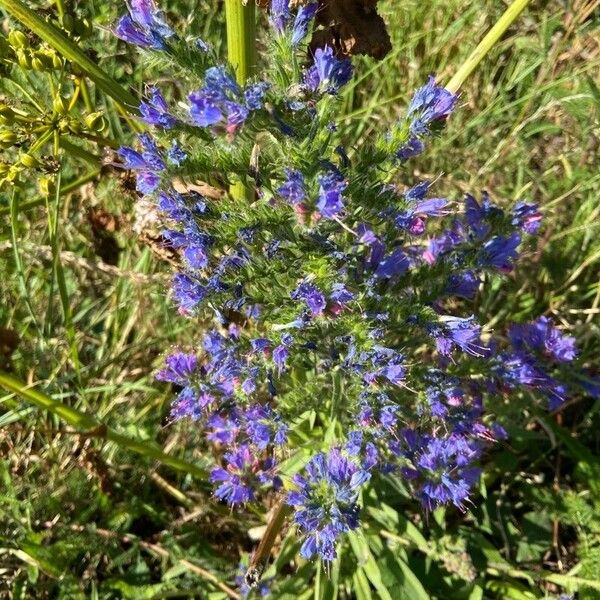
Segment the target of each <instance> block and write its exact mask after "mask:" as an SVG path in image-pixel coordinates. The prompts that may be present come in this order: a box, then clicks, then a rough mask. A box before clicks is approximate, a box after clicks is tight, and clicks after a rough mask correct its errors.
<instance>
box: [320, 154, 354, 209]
mask: <svg viewBox="0 0 600 600" xmlns="http://www.w3.org/2000/svg"><path fill="white" fill-rule="evenodd" d="M346 186H347V183H346V180H345V179H344V176H343V175H342V174H341V173H340V171H338V170H337V169H336V168H335V167H334V166H333V165H329V166H328V170H327V171H326V172H325V173H324V174H323V175H321V176H320V177H319V199H318V200H317V209H318V210H319V212H320V213H321V215H323V216H324V217H325V218H326V219H331V218H333V217H335V216H336V215H337V214H339V213H340V212H341V211H342V209H343V208H344V205H343V203H342V200H343V196H342V192H343V191H344V190H345V189H346Z"/></svg>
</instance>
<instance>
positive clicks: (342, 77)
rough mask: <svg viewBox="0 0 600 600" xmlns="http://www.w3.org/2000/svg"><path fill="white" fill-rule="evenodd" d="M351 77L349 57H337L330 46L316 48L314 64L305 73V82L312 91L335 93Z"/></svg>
mask: <svg viewBox="0 0 600 600" xmlns="http://www.w3.org/2000/svg"><path fill="white" fill-rule="evenodd" d="M351 78H352V63H351V62H350V60H349V59H347V58H343V59H339V58H337V57H336V56H335V54H334V52H333V48H332V47H331V46H325V47H324V48H317V49H316V50H315V55H314V64H313V66H312V67H310V68H309V69H308V70H307V72H306V74H305V79H304V80H305V83H306V85H307V86H308V87H309V89H311V90H312V91H313V92H316V91H321V92H327V93H328V94H336V93H337V92H338V90H339V89H340V88H341V87H342V86H343V85H345V84H346V83H348V81H350V79H351Z"/></svg>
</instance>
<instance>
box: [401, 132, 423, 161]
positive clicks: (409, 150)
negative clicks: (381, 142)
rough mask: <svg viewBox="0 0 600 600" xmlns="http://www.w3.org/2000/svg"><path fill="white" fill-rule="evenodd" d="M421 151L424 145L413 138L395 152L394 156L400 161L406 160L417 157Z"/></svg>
mask: <svg viewBox="0 0 600 600" xmlns="http://www.w3.org/2000/svg"><path fill="white" fill-rule="evenodd" d="M423 150H425V144H424V143H423V142H422V141H421V140H420V139H419V138H418V137H415V136H413V137H411V138H409V139H408V141H407V142H406V143H405V144H404V145H403V146H401V147H400V148H398V150H396V152H395V156H396V158H398V159H400V160H408V159H409V158H412V157H413V156H418V155H419V154H421V153H422V152H423Z"/></svg>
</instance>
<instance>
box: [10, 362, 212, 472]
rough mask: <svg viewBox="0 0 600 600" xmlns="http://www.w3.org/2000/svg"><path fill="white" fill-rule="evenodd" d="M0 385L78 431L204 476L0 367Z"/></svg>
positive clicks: (187, 464) (179, 469) (198, 470)
mask: <svg viewBox="0 0 600 600" xmlns="http://www.w3.org/2000/svg"><path fill="white" fill-rule="evenodd" d="M0 386H1V387H3V388H4V389H6V390H8V391H9V392H12V393H14V394H18V395H19V396H21V397H22V398H24V399H25V400H27V401H28V402H31V403H32V404H34V405H35V406H37V407H38V408H42V409H44V410H48V411H50V412H51V413H52V414H53V415H56V416H57V417H59V418H61V419H62V420H63V421H65V422H67V423H68V424H69V425H71V426H72V427H76V428H77V429H80V430H82V431H81V433H82V434H83V435H88V436H90V437H98V438H100V439H104V440H108V441H110V442H113V443H114V444H117V446H119V447H120V448H124V449H126V450H131V451H132V452H135V453H137V454H140V455H142V456H145V457H146V458H150V459H152V460H156V461H158V462H160V463H162V464H164V465H167V466H169V467H171V468H173V469H176V470H178V471H183V472H184V473H189V474H190V475H192V476H193V477H197V478H198V479H206V471H204V470H203V469H201V468H200V467H197V466H196V465H194V464H191V463H188V462H186V461H184V460H181V459H179V458H176V457H174V456H169V455H168V454H165V453H164V452H162V451H161V450H159V449H158V448H155V447H153V446H152V443H151V442H148V441H139V440H135V439H133V438H130V437H127V436H125V435H122V434H120V433H117V432H116V431H115V430H114V429H111V428H110V427H107V426H106V425H104V423H102V422H101V421H99V420H97V419H96V418H94V417H92V416H91V415H88V414H86V413H84V412H81V411H80V410H77V409H76V408H73V407H71V406H67V405H66V404H63V403H62V402H60V401H59V400H55V399H54V398H51V397H50V396H46V394H44V393H42V392H40V391H39V390H37V389H34V388H32V387H30V386H27V385H25V384H24V383H23V382H21V381H19V380H18V379H15V378H14V377H13V376H12V375H9V374H8V373H3V372H1V371H0Z"/></svg>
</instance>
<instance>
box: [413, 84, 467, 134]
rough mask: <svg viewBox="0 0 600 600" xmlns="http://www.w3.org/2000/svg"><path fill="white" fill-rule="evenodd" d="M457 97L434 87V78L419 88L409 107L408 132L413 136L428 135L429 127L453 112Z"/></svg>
mask: <svg viewBox="0 0 600 600" xmlns="http://www.w3.org/2000/svg"><path fill="white" fill-rule="evenodd" d="M457 101H458V96H456V95H455V94H453V93H452V92H450V91H449V90H447V89H445V88H443V87H440V86H438V85H436V83H435V77H433V76H430V77H429V81H428V82H427V83H426V84H425V85H424V86H423V87H421V88H419V89H418V90H417V91H416V92H415V94H414V96H413V98H412V100H411V102H410V104H409V106H408V111H407V112H408V116H409V117H410V119H411V123H410V131H411V134H412V135H413V136H423V135H430V133H431V132H430V125H432V124H433V123H435V122H438V121H442V120H444V119H446V117H448V115H449V114H450V113H451V112H452V111H453V110H454V107H455V106H456V103H457Z"/></svg>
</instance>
